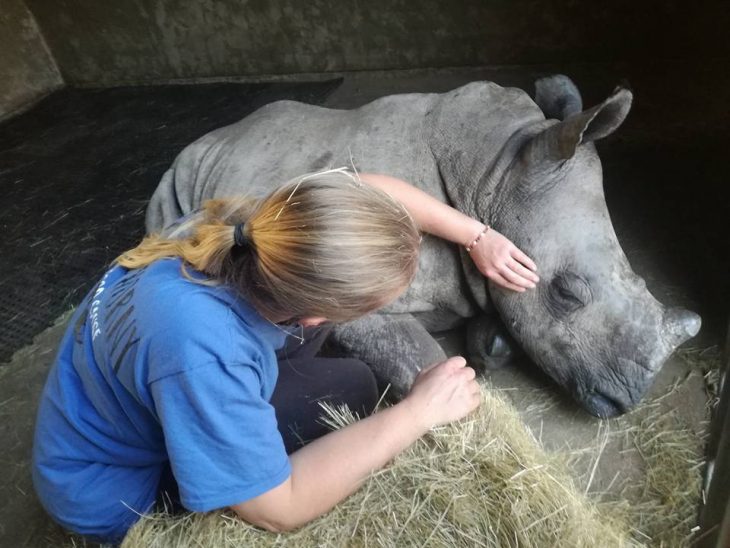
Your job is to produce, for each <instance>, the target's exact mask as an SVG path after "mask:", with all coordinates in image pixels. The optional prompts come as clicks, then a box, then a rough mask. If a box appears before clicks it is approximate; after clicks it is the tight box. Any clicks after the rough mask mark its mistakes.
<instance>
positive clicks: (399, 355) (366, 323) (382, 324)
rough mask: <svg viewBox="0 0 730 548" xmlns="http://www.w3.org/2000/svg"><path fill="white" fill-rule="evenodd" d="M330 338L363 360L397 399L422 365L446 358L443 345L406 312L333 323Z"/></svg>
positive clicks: (402, 395) (405, 391) (346, 351)
mask: <svg viewBox="0 0 730 548" xmlns="http://www.w3.org/2000/svg"><path fill="white" fill-rule="evenodd" d="M330 340H331V341H332V342H333V343H334V344H335V345H336V346H337V347H338V349H339V350H340V351H342V352H344V353H345V354H347V355H348V356H352V357H355V358H358V359H360V360H362V361H364V362H365V363H367V364H368V365H369V366H370V367H371V368H372V370H373V372H374V373H375V376H376V377H377V378H378V381H379V382H380V383H386V384H390V389H389V394H390V395H392V396H394V397H395V398H398V399H400V398H402V397H404V396H405V395H406V394H407V393H408V391H409V390H410V388H411V385H412V384H413V381H414V380H415V378H416V375H417V374H418V372H419V371H420V370H421V369H422V368H423V367H425V366H428V365H431V364H433V363H437V362H441V361H444V360H445V359H446V354H445V353H444V351H443V349H442V348H441V347H440V346H439V344H438V343H437V342H436V341H435V340H434V338H433V337H432V336H431V335H430V334H429V333H428V331H426V329H425V328H424V327H423V325H421V324H420V323H419V322H418V320H416V319H415V318H414V317H413V316H411V315H410V314H371V315H369V316H365V317H363V318H360V319H358V320H355V321H353V322H349V323H346V324H342V325H338V326H336V327H335V329H334V330H333V332H332V335H331V337H330Z"/></svg>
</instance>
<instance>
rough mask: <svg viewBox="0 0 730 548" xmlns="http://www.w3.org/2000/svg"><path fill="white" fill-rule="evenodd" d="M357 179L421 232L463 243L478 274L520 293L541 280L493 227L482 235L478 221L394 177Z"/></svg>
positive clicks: (372, 175)
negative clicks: (394, 204)
mask: <svg viewBox="0 0 730 548" xmlns="http://www.w3.org/2000/svg"><path fill="white" fill-rule="evenodd" d="M358 176H359V178H360V181H362V182H364V183H367V184H369V185H372V186H375V187H377V188H379V189H380V190H382V191H384V192H386V193H387V194H389V195H390V196H392V197H393V198H395V199H396V200H398V201H399V202H400V203H401V204H403V205H404V206H405V208H406V209H407V210H408V212H409V213H410V214H411V216H412V217H413V219H414V220H415V221H416V224H417V225H418V227H419V228H420V229H421V230H422V231H424V232H428V233H429V234H433V235H434V236H438V237H440V238H444V239H445V240H448V241H450V242H454V243H457V244H461V245H465V244H466V246H467V251H469V254H470V255H471V258H472V260H473V261H474V264H476V266H477V268H478V269H479V271H480V272H481V273H482V274H484V275H485V276H486V277H487V278H489V279H490V280H492V281H493V282H494V283H496V284H498V285H500V286H502V287H505V288H507V289H512V290H513V291H519V292H523V291H525V289H532V288H533V287H535V284H536V283H537V282H538V281H539V280H540V278H538V277H537V274H535V272H536V271H537V267H536V266H535V263H534V262H532V259H530V258H529V257H528V256H527V255H525V254H524V253H523V252H522V251H521V250H520V249H518V248H517V246H515V245H514V244H513V243H512V242H510V241H509V240H508V239H507V238H505V237H504V236H503V235H502V234H500V233H499V232H497V231H496V230H494V229H493V228H489V229H488V230H486V232H485V231H484V230H485V228H486V227H485V225H484V224H482V223H481V222H480V221H478V220H477V219H473V218H471V217H469V216H468V215H465V214H464V213H462V212H460V211H458V210H456V209H454V208H453V207H451V206H449V205H447V204H445V203H443V202H440V201H439V200H437V199H436V198H433V197H432V196H429V195H428V194H426V193H425V192H423V191H422V190H420V189H418V188H416V187H414V186H413V185H411V184H410V183H407V182H405V181H402V180H400V179H396V178H395V177H390V176H389V175H381V174H377V173H359V174H358ZM469 242H470V243H469Z"/></svg>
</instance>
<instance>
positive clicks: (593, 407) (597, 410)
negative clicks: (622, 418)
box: [585, 392, 627, 419]
mask: <svg viewBox="0 0 730 548" xmlns="http://www.w3.org/2000/svg"><path fill="white" fill-rule="evenodd" d="M585 405H586V407H587V409H588V411H589V412H590V413H591V414H593V415H595V416H596V417H599V418H602V419H608V418H610V417H615V416H616V415H623V414H624V413H626V411H627V409H626V407H625V406H624V405H623V404H622V403H621V402H619V401H617V400H614V399H613V398H609V397H608V396H605V395H603V394H599V393H597V392H594V393H593V394H591V395H590V396H588V399H587V400H586V402H585Z"/></svg>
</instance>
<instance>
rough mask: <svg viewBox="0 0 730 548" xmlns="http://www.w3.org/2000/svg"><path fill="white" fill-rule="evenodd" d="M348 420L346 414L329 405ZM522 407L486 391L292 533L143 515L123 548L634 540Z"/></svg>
mask: <svg viewBox="0 0 730 548" xmlns="http://www.w3.org/2000/svg"><path fill="white" fill-rule="evenodd" d="M329 414H330V419H331V420H332V421H335V422H342V419H343V414H342V413H341V412H336V411H333V410H330V411H329ZM561 462H562V461H561V460H559V459H557V458H555V457H551V456H550V455H548V454H546V453H545V452H544V451H543V450H542V449H541V448H540V445H539V443H538V442H537V441H536V440H535V438H534V437H533V436H532V434H531V433H530V431H529V430H528V429H527V428H526V427H525V425H524V423H523V421H522V420H521V419H520V417H519V415H518V413H517V412H516V411H515V410H514V408H513V407H512V406H511V405H510V404H509V403H507V402H506V401H505V400H504V399H503V398H502V397H501V396H500V395H499V394H498V393H497V392H496V391H490V390H487V389H485V390H484V401H483V403H482V405H481V407H480V410H479V412H478V414H477V415H476V416H474V417H471V418H470V419H469V420H466V421H462V422H461V423H460V424H458V425H455V426H448V427H442V428H439V429H438V430H435V431H433V432H432V433H431V434H429V435H427V436H425V437H424V438H422V439H421V440H419V441H418V442H417V443H416V444H414V445H413V446H412V447H411V448H410V449H409V450H407V451H405V452H404V453H403V454H402V455H400V456H399V457H398V458H397V459H396V460H395V461H394V462H393V463H392V465H391V466H389V467H388V468H386V469H385V470H382V471H380V472H379V473H377V474H375V475H374V476H373V477H372V478H371V479H370V480H369V481H368V482H367V483H366V484H365V485H364V486H363V487H362V488H361V489H360V490H359V491H358V492H357V493H356V494H354V495H353V496H352V497H350V498H349V499H348V500H347V501H345V502H344V503H342V504H340V505H338V506H337V507H336V508H335V509H334V510H333V511H332V512H330V513H329V514H328V515H326V516H324V517H322V518H320V519H318V520H316V521H314V522H312V523H310V524H309V525H307V526H306V527H304V528H302V529H300V530H298V531H296V532H294V533H290V534H286V535H276V534H271V533H267V532H263V531H260V530H258V529H256V528H254V527H251V526H248V525H247V524H245V523H243V522H241V521H240V520H238V519H236V518H235V517H232V516H230V515H226V514H225V513H211V514H207V515H202V514H198V515H187V516H184V517H182V518H179V517H178V518H170V517H168V516H164V515H159V516H153V517H150V518H145V519H144V520H142V521H141V522H140V523H139V524H138V525H137V526H136V527H135V528H134V529H133V530H132V531H131V532H130V533H129V534H128V535H127V538H126V539H125V541H124V543H123V545H122V546H123V548H137V547H142V546H144V547H167V546H170V547H173V546H174V547H177V548H182V547H187V546H220V547H224V546H231V547H232V546H247V547H249V546H250V547H259V546H332V547H341V546H495V547H496V546H536V547H538V546H539V547H542V546H627V545H633V543H632V541H631V540H630V538H629V533H628V528H627V527H626V525H625V524H623V523H621V522H619V521H618V520H615V519H613V518H612V517H611V516H609V515H606V514H604V513H601V512H600V511H599V509H598V508H597V507H596V506H595V505H594V504H592V503H591V502H590V501H588V500H587V499H586V498H585V496H584V495H583V494H582V493H581V492H579V491H578V490H577V489H576V487H575V486H574V485H573V482H572V480H571V478H570V476H569V474H568V473H567V472H566V470H565V468H564V467H563V466H562V465H561Z"/></svg>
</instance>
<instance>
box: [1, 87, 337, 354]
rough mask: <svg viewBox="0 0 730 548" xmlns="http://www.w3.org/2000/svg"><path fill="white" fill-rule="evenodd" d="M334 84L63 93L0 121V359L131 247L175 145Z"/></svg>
mask: <svg viewBox="0 0 730 548" xmlns="http://www.w3.org/2000/svg"><path fill="white" fill-rule="evenodd" d="M340 83H341V79H336V80H329V81H326V82H315V83H270V84H228V83H226V84H198V85H180V86H136V87H122V88H111V89H65V90H61V91H59V92H56V93H54V94H53V95H51V96H49V97H48V98H46V99H45V100H44V101H42V102H41V103H40V104H38V105H37V106H36V107H35V108H33V109H32V110H30V111H28V112H26V113H24V114H22V115H20V116H17V117H15V118H12V119H10V120H7V121H5V122H4V123H2V124H0V203H1V204H2V207H0V230H2V237H1V238H0V363H3V362H7V361H8V360H9V359H10V358H11V356H12V354H13V352H14V351H16V350H18V349H19V348H21V347H23V346H25V345H27V344H29V343H30V342H31V341H32V339H33V336H34V335H36V334H37V333H39V332H40V331H42V330H43V329H45V328H46V327H47V326H48V325H50V323H51V322H52V321H53V320H54V319H55V318H57V317H58V316H59V315H60V314H61V313H63V312H64V311H66V310H68V309H69V308H70V307H72V306H74V305H75V304H77V303H78V302H80V301H81V299H82V298H83V296H84V294H85V293H86V292H87V291H88V290H89V289H90V288H91V286H92V285H93V284H94V283H95V282H96V280H97V278H98V277H99V276H100V275H101V274H102V272H103V271H104V269H105V268H106V267H107V266H108V264H109V263H110V262H111V261H112V260H113V259H114V258H115V257H116V256H117V255H119V254H120V253H121V252H122V251H124V250H125V249H128V248H130V247H132V246H134V245H135V244H136V243H137V242H138V241H139V240H140V239H141V237H142V236H143V235H144V212H145V207H146V205H147V201H148V200H149V198H150V196H151V195H152V193H153V191H154V189H155V188H156V186H157V183H158V182H159V180H160V177H161V176H162V174H163V173H164V172H165V170H166V169H167V168H168V167H169V165H170V163H171V162H172V161H173V159H174V158H175V156H176V155H177V154H178V152H180V151H181V150H182V149H183V148H184V147H185V146H186V145H188V144H189V143H191V142H192V141H194V140H195V139H197V138H198V137H200V136H202V135H203V134H205V133H207V132H208V131H211V130H213V129H215V128H218V127H221V126H224V125H227V124H230V123H232V122H235V121H237V120H239V119H241V118H243V117H244V116H246V115H247V114H249V113H251V112H253V111H254V110H256V109H257V108H259V107H261V106H262V105H265V104H267V103H270V102H272V101H276V100H279V99H291V100H297V101H304V102H308V103H312V104H319V103H321V102H322V101H324V99H326V98H327V96H328V95H329V94H330V93H331V92H332V91H334V90H335V89H336V88H337V87H338V86H339V84H340Z"/></svg>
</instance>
